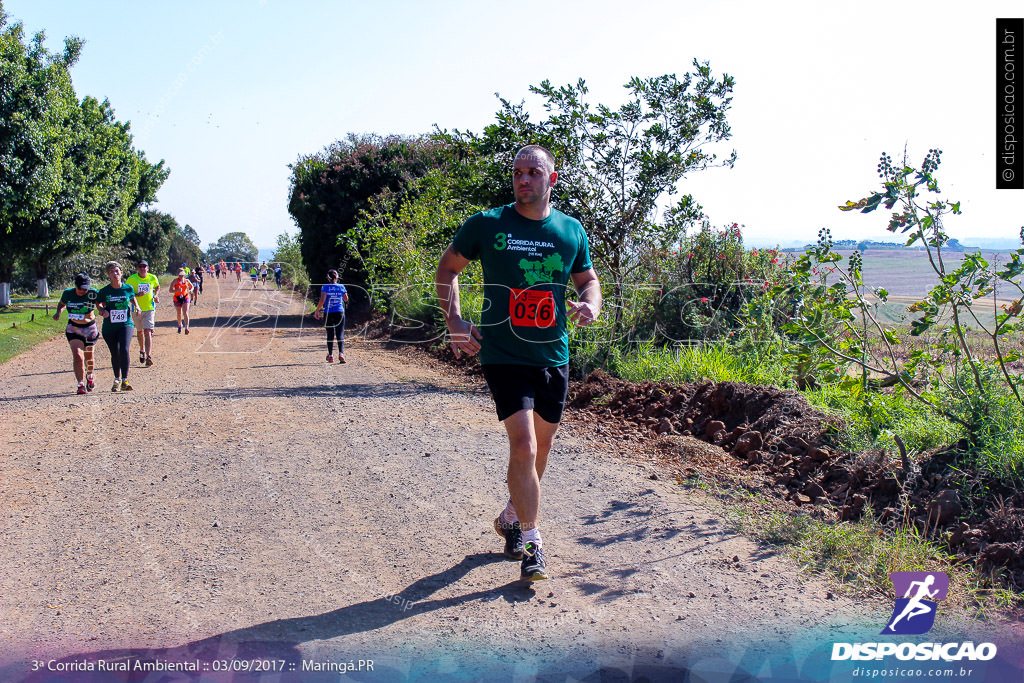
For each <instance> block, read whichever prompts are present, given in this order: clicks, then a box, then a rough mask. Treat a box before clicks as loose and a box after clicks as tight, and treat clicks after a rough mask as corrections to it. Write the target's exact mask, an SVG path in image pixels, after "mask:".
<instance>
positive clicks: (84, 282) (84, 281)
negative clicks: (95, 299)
mask: <svg viewBox="0 0 1024 683" xmlns="http://www.w3.org/2000/svg"><path fill="white" fill-rule="evenodd" d="M90 284H92V279H91V278H90V277H89V274H88V273H79V274H78V275H76V276H75V287H77V288H79V289H85V288H86V287H88V286H89V285H90Z"/></svg>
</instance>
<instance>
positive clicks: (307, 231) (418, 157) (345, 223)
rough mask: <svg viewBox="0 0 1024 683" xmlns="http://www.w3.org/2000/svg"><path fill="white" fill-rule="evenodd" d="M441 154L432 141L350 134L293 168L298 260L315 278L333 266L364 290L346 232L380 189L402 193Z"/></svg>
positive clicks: (290, 206)
mask: <svg viewBox="0 0 1024 683" xmlns="http://www.w3.org/2000/svg"><path fill="white" fill-rule="evenodd" d="M445 153H446V152H445V150H444V149H443V145H442V143H440V142H439V141H437V140H433V139H430V138H405V137H401V136H397V135H395V136H389V137H385V138H382V137H380V136H376V135H366V136H357V135H349V136H348V138H346V139H345V140H339V141H337V142H335V143H334V144H332V145H331V146H329V147H328V148H326V149H325V150H323V151H321V152H319V153H317V154H313V155H310V156H306V157H301V158H300V159H299V160H298V161H297V162H296V163H295V164H293V165H291V166H290V167H289V168H291V171H292V178H291V189H290V199H289V202H288V212H289V213H290V214H291V215H292V218H293V219H294V220H295V224H296V225H297V226H298V228H299V231H300V232H301V245H302V260H303V263H304V264H305V266H306V270H307V271H308V272H309V273H310V274H311V275H312V276H313V278H314V279H316V278H321V279H322V278H323V277H324V274H325V273H326V272H327V271H328V270H330V269H331V268H336V269H337V270H338V271H339V272H340V273H341V277H342V280H343V281H344V282H345V283H346V284H354V285H357V286H364V285H365V284H366V272H365V271H364V270H363V268H362V265H361V263H360V261H359V259H358V258H355V256H356V255H357V253H358V250H359V245H358V244H357V243H356V241H355V239H354V238H353V236H351V235H350V234H349V233H350V231H351V230H352V229H353V228H354V227H355V226H356V224H357V223H358V222H359V214H360V212H361V211H362V210H364V209H366V208H368V207H369V201H370V198H371V197H373V196H375V195H377V194H378V193H380V192H382V191H384V190H389V191H392V192H401V191H403V190H404V189H405V188H407V187H408V185H409V183H410V182H411V181H412V180H414V179H415V178H418V177H421V176H423V175H425V174H426V173H427V171H428V170H430V169H431V168H433V167H436V166H437V165H438V163H439V160H440V159H442V158H443V157H444V155H445ZM357 291H358V290H356V291H355V292H353V294H356V292H357ZM357 299H358V296H357Z"/></svg>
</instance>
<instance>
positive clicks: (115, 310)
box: [96, 282, 135, 330]
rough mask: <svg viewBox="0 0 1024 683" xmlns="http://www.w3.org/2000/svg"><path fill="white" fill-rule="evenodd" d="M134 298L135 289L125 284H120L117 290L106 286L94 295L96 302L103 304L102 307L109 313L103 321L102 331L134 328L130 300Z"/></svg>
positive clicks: (111, 286)
mask: <svg viewBox="0 0 1024 683" xmlns="http://www.w3.org/2000/svg"><path fill="white" fill-rule="evenodd" d="M134 298H135V289H134V288H133V287H132V286H131V285H130V284H128V283H127V282H122V283H121V286H120V287H119V288H116V289H115V288H114V286H113V285H107V286H106V287H104V288H103V289H101V290H100V291H99V293H98V294H97V295H96V302H97V303H101V304H103V307H104V308H106V309H107V311H109V312H110V317H107V318H104V319H103V329H105V330H106V329H114V328H118V327H128V326H129V325H130V326H132V327H135V323H133V322H132V299H134Z"/></svg>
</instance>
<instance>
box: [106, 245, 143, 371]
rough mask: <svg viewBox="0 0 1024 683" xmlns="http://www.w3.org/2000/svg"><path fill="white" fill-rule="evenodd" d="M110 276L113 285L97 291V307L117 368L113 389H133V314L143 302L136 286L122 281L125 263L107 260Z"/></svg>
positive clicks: (111, 361)
mask: <svg viewBox="0 0 1024 683" xmlns="http://www.w3.org/2000/svg"><path fill="white" fill-rule="evenodd" d="M107 278H108V279H109V280H110V284H109V285H107V286H106V287H104V288H103V289H101V290H100V291H99V292H97V294H96V307H97V308H98V309H99V311H100V315H102V316H103V329H102V330H101V331H100V333H101V334H102V335H103V341H105V342H106V343H107V348H108V349H110V364H111V365H112V366H113V367H114V386H112V387H111V388H110V390H111V391H131V390H132V389H133V387H132V385H131V384H129V383H128V370H129V368H130V367H131V362H130V361H129V357H130V354H131V349H130V348H129V347H130V346H131V343H132V330H133V328H134V327H135V324H134V323H133V322H132V314H133V313H134V314H135V315H138V314H139V313H140V312H141V311H140V310H139V304H138V303H137V302H136V301H135V289H134V288H133V287H132V286H131V285H130V284H128V283H127V282H124V281H122V280H121V264H119V263H118V262H117V261H109V262H107Z"/></svg>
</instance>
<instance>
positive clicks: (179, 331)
mask: <svg viewBox="0 0 1024 683" xmlns="http://www.w3.org/2000/svg"><path fill="white" fill-rule="evenodd" d="M178 334H181V325H178Z"/></svg>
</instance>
